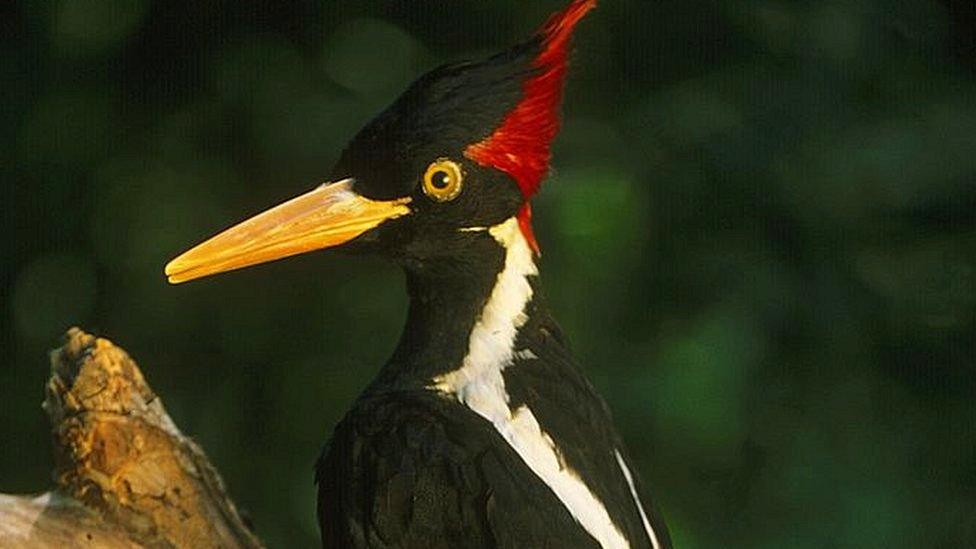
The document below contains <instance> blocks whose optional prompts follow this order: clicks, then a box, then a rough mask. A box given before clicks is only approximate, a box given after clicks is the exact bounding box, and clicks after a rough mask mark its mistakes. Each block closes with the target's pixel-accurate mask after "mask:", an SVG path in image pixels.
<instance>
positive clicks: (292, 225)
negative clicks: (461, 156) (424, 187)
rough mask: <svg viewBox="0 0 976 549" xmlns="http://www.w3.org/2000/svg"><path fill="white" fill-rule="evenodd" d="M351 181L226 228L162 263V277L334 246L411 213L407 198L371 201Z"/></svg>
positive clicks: (183, 277) (176, 279)
mask: <svg viewBox="0 0 976 549" xmlns="http://www.w3.org/2000/svg"><path fill="white" fill-rule="evenodd" d="M352 183H353V180H352V179H345V180H343V181H339V182H338V183H331V184H325V185H322V186H321V187H319V188H317V189H315V190H314V191H312V192H310V193H306V194H303V195H302V196H299V197H297V198H294V199H292V200H289V201H288V202H285V203H284V204H281V205H279V206H276V207H274V208H271V209H270V210H268V211H266V212H264V213H261V214H258V215H256V216H254V217H252V218H251V219H248V220H247V221H244V222H243V223H241V224H239V225H237V226H235V227H232V228H230V229H227V230H226V231H224V232H222V233H220V234H218V235H217V236H215V237H213V238H211V239H210V240H207V241H206V242H204V243H203V244H200V245H199V246H197V247H195V248H193V249H191V250H190V251H188V252H186V253H184V254H183V255H181V256H179V257H177V258H176V259H174V260H173V261H171V262H170V263H169V264H168V265H166V276H167V278H168V279H169V281H170V283H172V284H179V283H181V282H187V281H189V280H194V279H197V278H202V277H205V276H209V275H213V274H217V273H223V272H227V271H233V270H235V269H242V268H244V267H249V266H251V265H257V264H259V263H267V262H269V261H274V260H276V259H282V258H285V257H290V256H293V255H298V254H302V253H305V252H311V251H314V250H321V249H324V248H331V247H333V246H339V245H340V244H344V243H346V242H349V241H350V240H353V239H354V238H356V237H357V236H359V235H361V234H363V233H364V232H366V231H368V230H370V229H373V228H375V227H377V226H379V225H380V224H381V223H383V222H384V221H387V220H389V219H394V218H397V217H400V216H403V215H406V214H408V213H410V209H409V208H408V207H407V203H408V202H409V201H410V199H409V198H404V199H399V200H392V201H376V200H370V199H368V198H365V197H363V196H361V195H359V194H357V193H355V192H354V191H353V190H352Z"/></svg>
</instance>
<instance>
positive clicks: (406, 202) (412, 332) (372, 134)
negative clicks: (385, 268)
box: [166, 0, 670, 549]
mask: <svg viewBox="0 0 976 549" xmlns="http://www.w3.org/2000/svg"><path fill="white" fill-rule="evenodd" d="M594 5H595V0H573V1H572V2H571V3H570V5H569V7H568V8H567V9H566V10H564V11H563V12H561V13H559V14H556V15H555V16H554V17H553V18H552V19H550V21H549V23H547V24H546V26H545V27H544V28H543V30H542V31H541V32H540V33H539V34H537V35H536V36H535V37H533V38H532V39H530V40H528V41H527V42H525V43H523V44H521V45H518V46H516V47H514V48H512V49H511V50H509V51H506V52H504V53H502V54H499V55H496V56H494V57H491V58H489V59H487V60H485V61H482V62H478V63H471V62H467V63H459V64H453V65H447V66H444V67H441V68H439V69H436V70H434V71H432V72H431V73H429V74H427V75H425V76H424V77H422V78H420V79H419V80H418V81H417V82H416V83H415V84H414V85H413V86H411V87H410V88H409V89H408V90H407V91H406V92H405V93H404V94H403V95H402V96H401V97H400V98H399V99H398V100H397V101H396V102H395V103H394V104H393V105H392V106H391V107H390V108H389V109H387V110H386V111H384V112H383V113H382V114H380V115H379V116H378V117H377V118H376V119H374V120H373V121H372V122H370V123H369V124H367V125H366V126H365V128H363V130H362V131H360V132H359V133H358V135H356V136H355V138H353V140H352V141H351V142H350V144H349V146H348V147H347V148H346V149H345V151H344V152H343V154H342V156H341V158H340V160H339V162H338V164H337V165H336V167H335V169H334V170H333V172H332V178H333V180H334V183H331V184H327V185H323V186H321V187H319V188H317V189H315V190H313V191H311V192H309V193H306V194H304V195H302V196H300V197H298V198H295V199H293V200H291V201H288V202H286V203H284V204H282V205H280V206H278V207H276V208H273V209H271V210H269V211H267V212H265V213H263V214H260V215H258V216H256V217H254V218H252V219H251V220H248V221H245V222H244V223H242V224H240V225H238V226H236V227H234V228H231V229H229V230H227V231H225V232H224V233H222V234H220V235H218V236H216V237H214V238H212V239H210V240H208V241H207V242H204V243H203V244H201V245H199V246H197V247H196V248H194V249H192V250H190V251H189V252H187V253H185V254H183V255H181V256H180V257H178V258H176V259H175V260H174V261H173V262H171V263H170V264H169V265H168V266H167V269H166V272H167V275H168V276H169V279H170V280H171V281H172V282H184V281H187V280H192V279H195V278H200V277H202V276H207V275H210V274H215V273H219V272H224V271H228V270H233V269H238V268H242V267H246V266H249V265H255V264H258V263H263V262H267V261H272V260H275V259H280V258H283V257H288V256H290V255H295V254H297V253H305V252H309V251H313V250H318V249H324V248H331V247H337V246H342V248H343V249H345V250H349V251H353V252H358V253H370V254H377V255H380V256H382V257H385V258H387V259H389V260H391V261H393V262H395V263H397V264H399V265H400V266H402V267H403V270H404V272H405V273H406V280H407V290H408V293H409V296H410V307H409V311H408V315H407V320H406V324H405V327H404V330H403V334H402V336H401V338H400V341H399V344H398V345H397V348H396V350H395V351H394V353H393V355H392V357H391V358H390V360H389V361H388V362H387V364H386V365H385V366H384V367H383V368H382V370H381V371H380V373H379V374H378V376H377V377H376V379H375V380H374V381H373V382H372V383H371V384H370V386H369V387H367V388H366V389H365V391H364V392H363V394H362V395H361V396H360V397H359V398H358V399H357V401H356V402H355V404H354V405H353V406H352V409H351V410H350V411H349V412H348V413H347V415H346V416H345V418H344V419H343V420H342V421H341V422H340V424H339V425H338V426H337V427H336V428H335V432H334V434H333V436H332V438H331V440H330V441H329V443H328V444H327V445H326V447H325V449H324V451H323V453H322V456H321V457H320V459H319V461H318V463H317V466H316V480H317V483H318V489H319V497H318V503H319V505H318V515H319V522H320V525H321V529H322V541H323V545H324V546H325V547H337V548H346V547H352V548H360V547H377V548H386V547H389V548H415V547H416V548H421V547H452V548H455V547H486V548H487V547H502V548H523V547H601V546H602V547H613V548H619V547H639V548H644V547H654V548H655V549H657V548H660V547H667V546H669V545H670V542H669V540H668V534H667V530H666V528H665V526H664V524H663V522H662V521H661V519H660V517H659V516H658V515H657V513H656V511H655V510H654V509H653V508H652V507H651V506H650V505H649V502H648V501H647V500H646V499H645V500H644V501H643V504H642V502H641V499H640V498H639V497H638V494H639V493H640V490H639V486H638V481H637V480H636V479H634V478H633V476H634V475H633V474H632V473H633V467H632V466H631V465H629V464H628V463H627V461H626V452H625V451H624V448H623V442H622V440H621V439H620V436H619V435H618V434H617V433H616V431H615V429H614V426H613V421H612V418H611V416H610V412H609V409H608V407H607V405H606V403H605V402H604V401H603V400H602V399H601V398H600V396H599V395H597V393H596V391H595V390H594V389H593V386H592V385H591V384H590V382H589V381H588V380H587V379H586V377H585V376H584V375H583V373H582V372H581V370H580V368H579V367H578V365H577V364H576V362H575V360H574V359H573V355H572V353H571V352H570V349H569V345H568V344H567V342H566V338H565V337H564V336H563V335H562V332H561V331H560V329H559V327H558V325H557V324H556V322H555V321H554V319H553V318H552V316H551V314H550V313H549V310H548V309H547V308H546V305H545V301H544V299H543V294H542V291H541V283H540V278H539V276H538V269H537V266H536V261H537V259H538V253H537V251H538V249H537V247H536V243H535V239H534V236H533V235H532V232H531V210H530V209H529V206H528V201H529V199H530V198H531V197H532V195H533V194H534V193H535V191H536V190H537V189H538V186H539V183H541V180H542V178H543V177H544V176H545V172H546V169H547V168H548V162H549V155H550V152H549V151H550V149H549V145H550V142H551V140H552V139H553V137H554V136H555V133H556V131H557V129H558V107H559V102H560V99H561V92H562V85H563V78H564V75H565V71H566V56H567V44H568V41H569V37H570V35H571V33H572V29H573V27H574V26H575V24H576V23H577V22H578V21H579V20H580V19H581V18H582V17H583V16H584V15H585V14H586V12H588V11H589V10H590V9H591V8H592V7H593V6H594ZM609 213H610V212H608V214H609Z"/></svg>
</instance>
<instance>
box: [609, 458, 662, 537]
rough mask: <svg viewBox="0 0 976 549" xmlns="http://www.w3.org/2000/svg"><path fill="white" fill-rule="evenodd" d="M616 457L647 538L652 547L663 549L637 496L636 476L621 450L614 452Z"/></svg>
mask: <svg viewBox="0 0 976 549" xmlns="http://www.w3.org/2000/svg"><path fill="white" fill-rule="evenodd" d="M613 453H614V455H615V456H617V465H620V470H621V471H622V472H623V474H624V478H625V479H627V486H629V487H630V495H631V496H632V497H633V498H634V503H636V504H637V510H638V511H640V517H641V522H643V523H644V530H647V537H649V538H650V539H651V546H652V547H653V548H654V549H660V548H661V542H659V541H658V539H657V534H655V533H654V528H652V527H651V521H649V520H647V513H645V512H644V506H643V505H642V504H641V500H640V496H639V495H637V487H636V486H634V476H633V475H632V474H630V469H629V468H628V467H627V463H626V462H624V457H623V456H622V455H620V450H614V451H613Z"/></svg>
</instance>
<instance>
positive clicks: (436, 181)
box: [430, 170, 451, 191]
mask: <svg viewBox="0 0 976 549" xmlns="http://www.w3.org/2000/svg"><path fill="white" fill-rule="evenodd" d="M430 184H431V185H433V186H434V188H435V189H437V190H439V191H443V190H444V189H446V188H447V187H448V186H449V185H450V184H451V176H450V175H449V174H448V173H447V172H445V171H444V170H439V171H436V172H434V175H432V176H431V178H430Z"/></svg>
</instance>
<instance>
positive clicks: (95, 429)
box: [0, 329, 261, 549]
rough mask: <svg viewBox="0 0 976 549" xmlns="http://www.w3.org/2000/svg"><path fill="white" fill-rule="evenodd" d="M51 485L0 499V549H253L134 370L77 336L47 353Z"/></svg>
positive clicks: (114, 350) (219, 486) (217, 484)
mask: <svg viewBox="0 0 976 549" xmlns="http://www.w3.org/2000/svg"><path fill="white" fill-rule="evenodd" d="M44 410H45V411H46V412H47V414H48V417H49V418H50V420H51V427H52V435H53V439H54V452H55V464H56V465H55V471H54V481H55V487H54V489H53V490H52V491H51V492H48V493H46V494H44V495H41V496H37V497H31V496H7V495H0V548H6V547H18V548H21V547H24V548H47V547H51V548H58V549H63V548H65V547H99V548H101V547H109V548H115V547H160V548H163V547H194V548H197V547H201V548H202V547H226V548H232V547H261V542H260V541H258V539H257V538H256V537H255V536H254V534H253V533H252V532H251V531H250V529H249V528H248V527H247V525H246V524H245V523H244V521H243V520H242V519H241V516H240V514H239V513H238V512H237V509H236V507H235V506H234V503H233V502H232V501H231V500H230V498H229V497H228V496H227V494H226V491H225V489H224V485H223V481H222V480H221V478H220V475H219V474H218V473H217V471H216V469H214V467H213V466H212V465H211V464H210V462H209V461H208V460H207V457H206V455H204V453H203V451H202V450H201V449H200V447H199V446H197V445H196V444H195V443H194V442H193V441H192V440H190V439H189V438H187V437H186V436H184V435H183V433H181V432H180V430H179V429H178V428H177V427H176V424H175V423H173V420H172V419H170V417H169V415H167V413H166V410H165V409H164V408H163V403H162V401H161V400H160V399H159V398H158V397H157V396H156V394H155V393H153V391H152V389H150V387H149V385H148V384H147V383H146V380H145V379H144V378H143V376H142V372H140V371H139V367H138V366H137V365H136V363H135V362H134V361H133V360H132V359H131V358H129V355H128V354H126V352H125V351H123V350H122V349H120V348H119V347H116V346H115V345H113V344H112V343H111V342H110V341H108V340H106V339H101V338H96V337H94V336H92V335H89V334H86V333H85V332H82V331H81V330H78V329H72V330H70V331H69V332H68V334H67V336H66V342H65V344H64V346H63V347H61V348H60V349H58V350H56V351H53V352H52V353H51V378H50V380H49V381H48V383H47V389H46V396H45V400H44Z"/></svg>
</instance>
